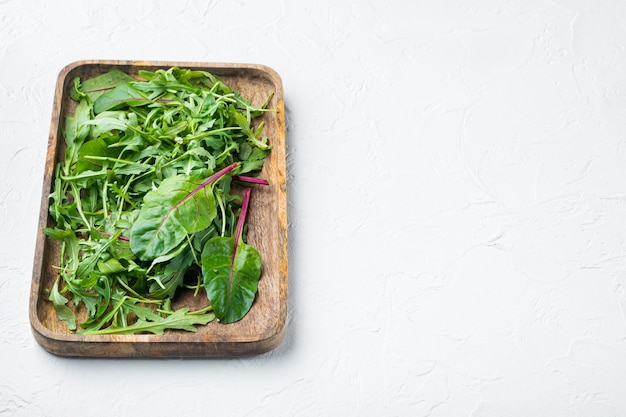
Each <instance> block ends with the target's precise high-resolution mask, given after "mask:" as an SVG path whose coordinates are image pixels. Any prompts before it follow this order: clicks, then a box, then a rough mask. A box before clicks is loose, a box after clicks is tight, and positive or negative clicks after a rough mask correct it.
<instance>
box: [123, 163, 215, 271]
mask: <svg viewBox="0 0 626 417" xmlns="http://www.w3.org/2000/svg"><path fill="white" fill-rule="evenodd" d="M209 185H210V183H208V182H206V181H204V180H203V179H200V178H194V177H189V176H186V175H177V176H175V177H170V178H166V179H165V180H163V182H161V185H160V186H159V187H158V188H157V189H156V190H154V191H151V192H149V193H147V194H146V196H145V197H144V200H143V206H142V207H141V210H140V212H139V217H138V218H137V220H136V221H135V223H134V224H133V227H132V228H131V229H130V246H131V249H132V250H133V252H134V253H135V254H136V255H137V256H138V257H139V259H141V260H144V261H149V260H153V259H155V258H158V257H159V256H161V255H164V254H167V253H168V252H170V251H171V250H173V249H174V248H176V247H177V246H178V245H179V244H180V243H181V242H182V241H183V239H185V236H187V234H188V233H194V232H197V231H200V230H202V229H204V228H206V227H208V226H209V225H210V224H211V222H212V221H213V218H214V217H215V216H216V214H217V209H216V207H215V197H214V196H213V192H212V191H211V189H210V188H211V187H209Z"/></svg>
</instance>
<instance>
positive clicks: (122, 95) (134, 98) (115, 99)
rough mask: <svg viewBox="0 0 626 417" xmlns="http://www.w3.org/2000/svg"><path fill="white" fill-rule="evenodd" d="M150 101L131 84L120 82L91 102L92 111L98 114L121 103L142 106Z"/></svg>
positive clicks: (121, 104)
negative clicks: (120, 83)
mask: <svg viewBox="0 0 626 417" xmlns="http://www.w3.org/2000/svg"><path fill="white" fill-rule="evenodd" d="M151 102H152V101H151V100H150V99H148V98H146V97H145V96H144V94H143V93H142V92H140V91H139V90H137V89H136V88H134V87H133V86H132V85H130V84H122V85H118V86H117V87H115V88H114V89H113V90H111V91H108V92H106V93H104V94H102V95H101V96H100V97H98V99H97V100H96V101H95V102H94V103H93V111H94V113H96V114H98V113H101V112H103V111H106V110H111V109H115V108H118V107H120V106H123V105H129V106H142V105H145V104H148V103H151Z"/></svg>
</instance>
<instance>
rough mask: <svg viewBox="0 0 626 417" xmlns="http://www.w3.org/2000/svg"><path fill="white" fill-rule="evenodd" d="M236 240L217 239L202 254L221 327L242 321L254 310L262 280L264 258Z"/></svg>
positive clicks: (208, 288)
mask: <svg viewBox="0 0 626 417" xmlns="http://www.w3.org/2000/svg"><path fill="white" fill-rule="evenodd" d="M234 246H235V239H234V238H226V237H215V238H213V239H211V240H209V241H208V242H207V243H206V245H205V246H204V249H203V250H202V275H203V277H204V287H205V289H206V291H207V296H208V297H209V300H210V301H211V305H212V306H213V311H214V312H215V316H216V317H218V318H219V319H220V321H221V322H222V323H233V322H235V321H238V320H240V319H241V318H242V317H243V316H244V315H245V314H246V313H247V312H248V310H250V307H251V306H252V302H253V301H254V296H255V294H256V291H257V287H258V283H259V278H260V277H261V256H260V255H259V252H257V250H256V249H255V248H253V247H252V246H248V245H246V244H244V243H241V242H240V243H239V245H237V248H236V253H235V256H233V250H234Z"/></svg>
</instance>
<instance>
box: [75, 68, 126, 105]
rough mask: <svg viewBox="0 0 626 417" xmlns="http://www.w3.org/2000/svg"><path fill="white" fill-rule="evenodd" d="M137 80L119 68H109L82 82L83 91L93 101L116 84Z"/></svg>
mask: <svg viewBox="0 0 626 417" xmlns="http://www.w3.org/2000/svg"><path fill="white" fill-rule="evenodd" d="M131 81H137V80H136V79H135V78H133V77H131V76H130V75H128V74H126V73H125V72H123V71H120V70H111V71H108V72H106V73H104V74H102V75H99V76H97V77H94V78H90V79H87V80H85V81H83V83H82V90H83V92H84V93H85V94H86V95H87V97H89V99H90V100H91V101H92V102H93V101H95V100H96V99H97V98H98V97H100V96H101V95H102V94H104V93H105V92H107V91H110V90H112V89H114V88H115V87H117V86H118V85H122V84H126V83H128V82H131Z"/></svg>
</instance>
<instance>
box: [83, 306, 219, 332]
mask: <svg viewBox="0 0 626 417" xmlns="http://www.w3.org/2000/svg"><path fill="white" fill-rule="evenodd" d="M144 315H145V317H146V318H143V319H141V318H140V319H138V320H137V321H136V322H135V323H133V324H131V325H127V326H120V325H117V326H115V325H113V326H109V327H107V328H105V329H101V330H100V329H98V330H85V331H81V332H78V333H80V334H135V333H153V334H157V335H160V334H164V333H165V330H167V329H178V330H186V331H188V332H197V331H198V329H197V328H196V326H197V325H205V324H207V323H209V322H211V321H213V320H215V315H214V314H212V313H204V314H193V313H189V309H188V308H186V307H184V308H181V309H178V310H176V311H175V312H173V313H172V314H170V315H167V316H165V317H161V316H160V315H158V314H145V312H144Z"/></svg>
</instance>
